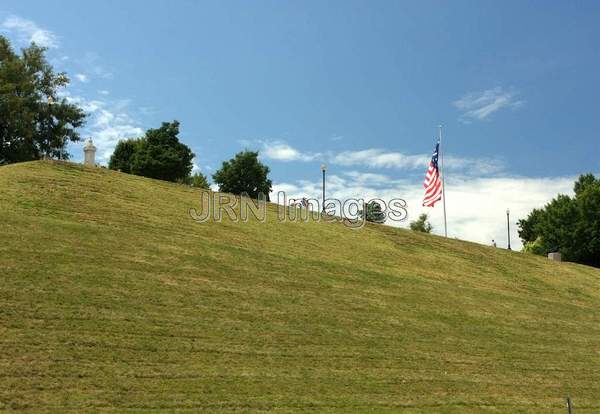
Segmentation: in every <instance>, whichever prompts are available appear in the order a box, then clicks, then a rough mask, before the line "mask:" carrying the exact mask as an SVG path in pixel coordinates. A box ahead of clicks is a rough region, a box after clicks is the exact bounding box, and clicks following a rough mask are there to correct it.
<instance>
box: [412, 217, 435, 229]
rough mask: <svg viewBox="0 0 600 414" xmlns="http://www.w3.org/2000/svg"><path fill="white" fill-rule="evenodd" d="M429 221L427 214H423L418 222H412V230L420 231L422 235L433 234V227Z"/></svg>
mask: <svg viewBox="0 0 600 414" xmlns="http://www.w3.org/2000/svg"><path fill="white" fill-rule="evenodd" d="M427 219H428V216H427V214H425V213H423V214H421V215H420V216H419V218H418V219H417V220H415V221H411V223H410V229H411V230H413V231H420V232H421V233H431V230H433V226H432V225H431V223H430V222H429V221H428V220H427Z"/></svg>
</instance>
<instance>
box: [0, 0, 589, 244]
mask: <svg viewBox="0 0 600 414" xmlns="http://www.w3.org/2000/svg"><path fill="white" fill-rule="evenodd" d="M598 21H600V4H599V3H597V2H594V1H582V2H577V3H575V2H545V1H538V2H523V1H514V2H508V1H502V2H500V1H497V2H488V1H478V2H472V1H468V2H458V1H454V2H441V1H439V2H427V1H419V2H416V1H415V2H400V1H390V2H386V1H376V2H371V1H360V2H356V1H343V2H342V1H339V2H337V1H331V2H322V1H314V2H309V1H296V2H292V1H272V2H265V1H236V2H234V1H218V2H196V1H176V2H168V1H127V2H122V1H97V2H94V3H92V2H81V1H59V2H47V1H26V0H19V1H12V2H11V1H9V2H3V3H2V5H1V6H0V31H1V32H2V34H4V35H6V36H8V37H9V38H10V39H11V40H12V41H13V42H14V44H15V45H17V46H23V45H25V44H26V43H27V42H28V41H30V40H32V39H35V40H38V42H40V43H42V44H45V45H46V46H48V47H49V57H50V59H51V60H52V62H53V64H54V65H55V66H56V67H57V68H58V69H60V70H65V71H67V72H68V74H69V75H70V77H71V79H72V83H71V85H70V86H69V88H68V89H67V90H66V91H65V92H64V93H65V95H66V96H68V98H69V99H72V100H73V101H76V102H79V103H80V104H81V105H82V106H83V107H84V108H85V109H86V110H87V111H88V112H89V113H90V119H89V121H88V124H87V126H86V128H85V130H84V134H85V136H92V137H93V138H94V140H95V142H96V143H97V145H98V147H99V148H100V151H99V156H100V159H101V160H102V161H105V160H106V157H107V156H109V155H110V152H111V150H112V148H113V147H114V144H115V143H116V141H117V140H118V139H119V138H126V137H132V136H137V135H140V134H141V132H142V131H143V130H145V129H147V128H151V127H156V126H158V125H159V124H160V122H161V121H167V120H173V119H177V120H179V121H180V122H181V128H182V132H181V139H182V140H183V141H184V142H185V143H187V144H188V145H189V146H190V147H192V148H193V150H194V152H195V153H196V154H197V157H196V164H197V166H198V168H199V169H200V170H201V171H203V172H204V173H206V174H208V175H210V174H211V173H212V172H213V171H214V169H216V168H218V167H219V165H220V163H221V161H223V160H225V159H228V158H230V157H231V156H233V155H234V154H235V153H236V152H238V151H240V150H242V149H244V148H248V149H259V150H261V154H262V155H261V156H262V159H263V160H264V162H265V163H267V164H268V165H269V166H270V167H271V169H272V178H273V181H274V183H275V184H276V186H275V187H276V188H277V189H285V190H287V191H288V192H290V193H292V195H307V196H316V195H318V192H319V174H320V171H319V165H320V164H321V163H322V162H326V163H327V164H328V166H329V175H330V180H331V186H330V189H331V193H330V195H332V196H337V197H340V198H344V197H361V196H365V197H375V196H380V197H388V198H389V197H404V198H406V199H407V201H408V202H409V214H410V216H411V217H412V218H414V217H415V216H416V215H417V214H418V213H420V212H421V211H427V212H429V213H431V216H432V222H433V224H434V226H435V230H436V231H437V232H438V233H439V232H441V231H442V227H441V221H440V220H441V208H439V207H435V208H434V209H428V210H424V209H422V208H421V207H420V205H419V204H420V202H419V199H420V198H421V197H422V187H421V182H422V179H423V176H424V173H425V164H426V163H427V159H428V158H429V156H430V155H429V154H430V153H431V150H432V149H433V144H434V138H435V135H436V126H437V125H438V124H440V123H441V124H443V125H444V135H445V143H446V156H447V174H446V176H447V179H448V183H447V199H448V203H449V205H448V209H449V211H448V212H449V233H450V235H451V236H455V237H459V238H465V239H469V240H473V241H478V242H481V243H489V242H490V241H491V239H492V238H494V239H496V240H497V241H498V243H499V244H503V243H505V241H506V235H505V222H504V218H505V216H504V211H505V210H506V208H511V210H512V211H513V212H514V213H513V216H514V220H515V221H516V219H518V218H520V217H523V216H525V215H526V214H527V212H528V211H529V210H530V209H531V208H533V207H536V206H539V205H540V204H543V203H544V202H546V201H548V200H549V199H550V198H551V197H553V196H554V195H556V194H557V193H558V192H563V193H565V192H567V193H568V192H570V189H571V185H572V181H573V179H574V178H575V177H576V175H578V174H580V173H583V172H598V171H600V168H599V167H600V161H598V157H597V155H596V151H594V149H595V148H596V145H595V143H596V142H597V140H598V138H597V130H598V126H597V125H596V124H597V122H596V121H597V120H598V118H599V115H600V113H599V112H600V110H599V108H600V106H599V105H598V103H597V97H598V96H600V84H599V80H598V69H597V68H598V67H600V48H599V47H598V45H597V41H598V39H600V25H598V24H597V22H598ZM71 151H72V153H73V154H74V159H75V160H79V159H81V145H74V146H72V149H71ZM513 228H515V226H514V225H513ZM515 230H516V229H515ZM516 239H517V237H516V232H515V231H514V230H513V243H514V244H516V245H517V247H518V242H517V240H516Z"/></svg>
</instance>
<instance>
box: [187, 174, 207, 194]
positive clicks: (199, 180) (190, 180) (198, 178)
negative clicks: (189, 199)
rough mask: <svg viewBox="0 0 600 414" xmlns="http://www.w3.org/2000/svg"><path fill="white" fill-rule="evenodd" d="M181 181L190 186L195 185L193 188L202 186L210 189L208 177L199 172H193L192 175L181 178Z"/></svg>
mask: <svg viewBox="0 0 600 414" xmlns="http://www.w3.org/2000/svg"><path fill="white" fill-rule="evenodd" d="M183 183H184V184H188V185H191V186H192V187H195V188H203V189H205V190H209V189H210V184H209V183H208V179H207V178H206V176H205V175H204V174H202V173H201V172H197V173H194V174H193V175H190V176H189V177H187V178H186V179H185V180H183Z"/></svg>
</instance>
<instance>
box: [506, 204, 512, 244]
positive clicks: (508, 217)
mask: <svg viewBox="0 0 600 414" xmlns="http://www.w3.org/2000/svg"><path fill="white" fill-rule="evenodd" d="M506 231H507V235H508V250H511V248H510V210H509V209H506Z"/></svg>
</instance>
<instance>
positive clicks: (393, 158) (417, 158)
mask: <svg viewBox="0 0 600 414" xmlns="http://www.w3.org/2000/svg"><path fill="white" fill-rule="evenodd" d="M430 160H431V155H428V154H403V153H401V152H391V151H386V150H383V149H378V148H370V149H366V150H360V151H344V152H341V153H339V154H337V155H335V156H334V157H333V158H332V159H331V161H332V162H333V163H335V164H339V165H344V166H365V167H370V168H395V169H405V170H418V169H423V170H424V169H425V168H426V166H427V165H428V163H429V161H430ZM444 167H445V168H447V169H448V170H454V171H463V173H464V174H466V175H481V174H491V173H496V172H499V171H502V170H503V169H504V163H503V162H502V160H499V159H494V158H465V157H457V156H453V155H449V156H446V157H445V160H444Z"/></svg>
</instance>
